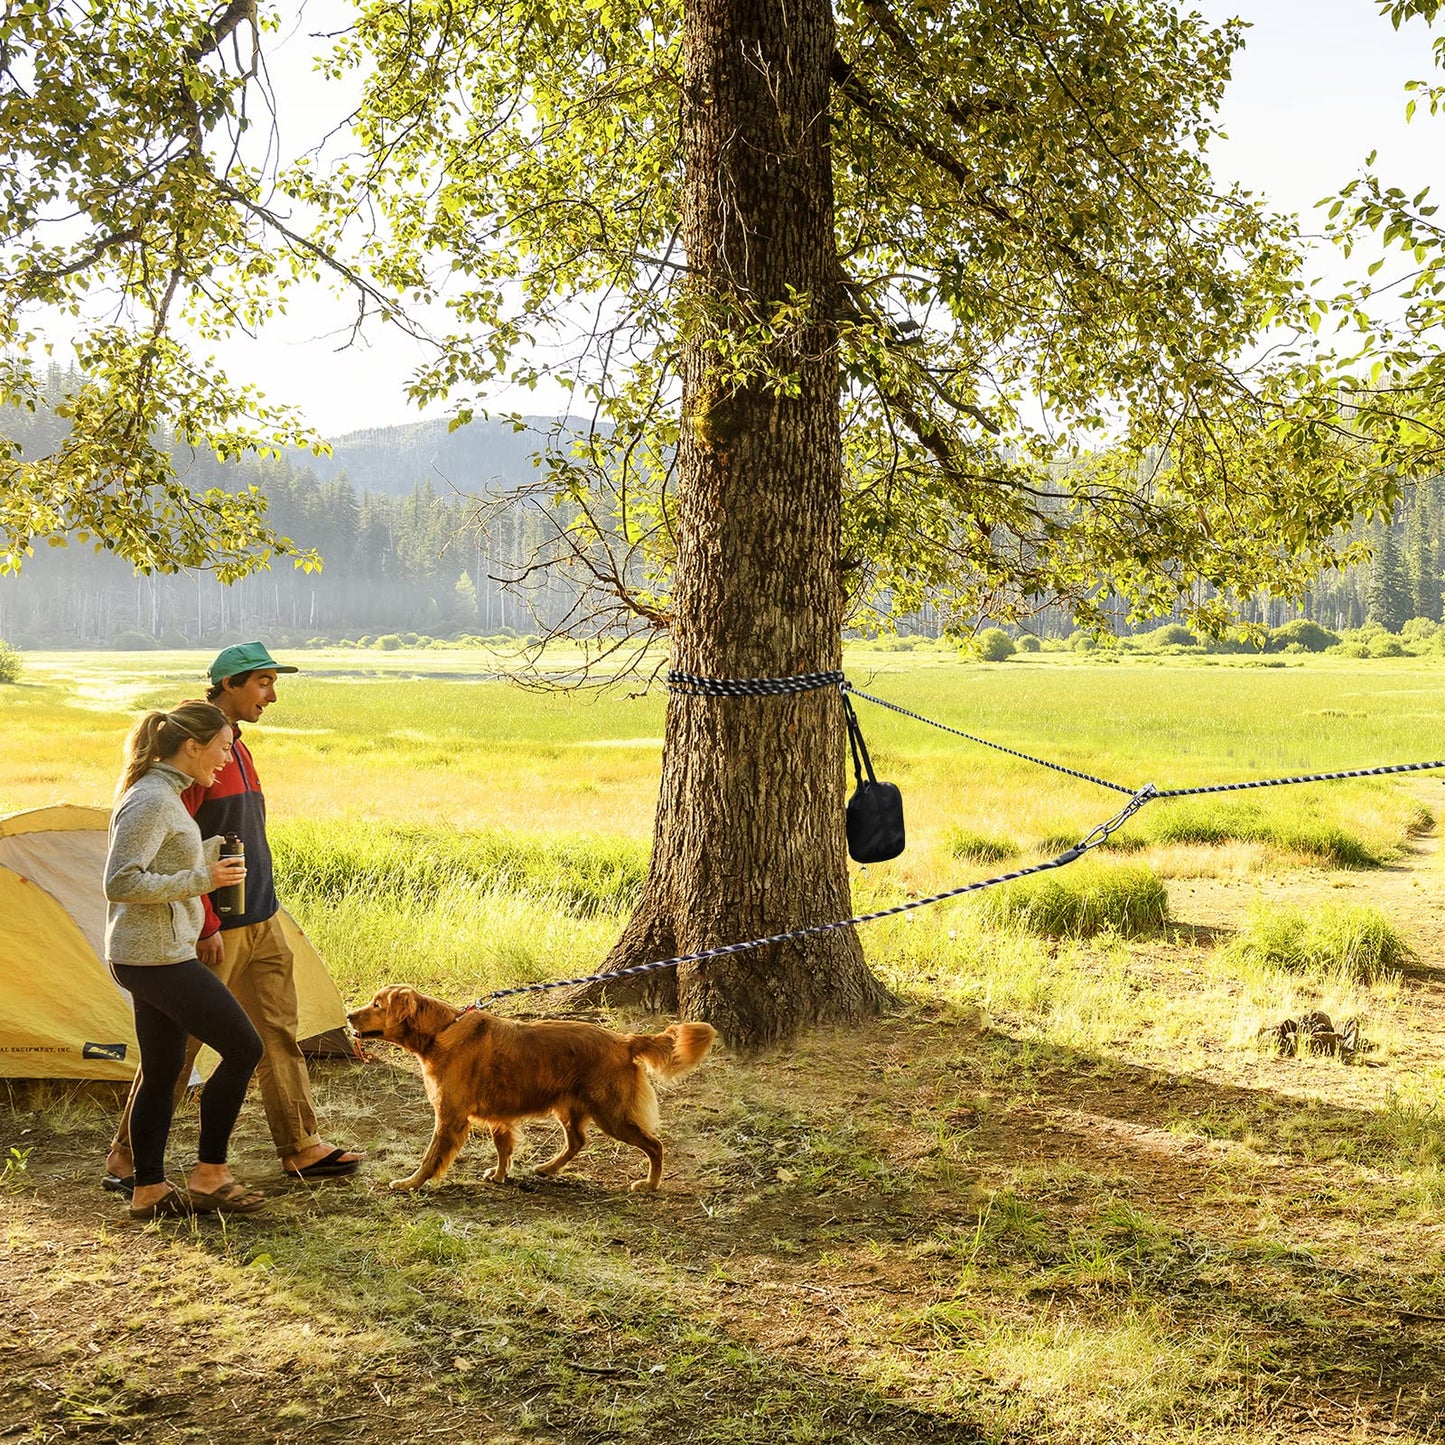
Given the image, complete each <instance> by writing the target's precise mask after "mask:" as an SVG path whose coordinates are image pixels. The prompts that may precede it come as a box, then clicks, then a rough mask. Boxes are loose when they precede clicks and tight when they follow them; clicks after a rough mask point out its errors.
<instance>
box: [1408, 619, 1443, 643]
mask: <svg viewBox="0 0 1445 1445" xmlns="http://www.w3.org/2000/svg"><path fill="white" fill-rule="evenodd" d="M1439 631H1440V624H1439V623H1438V622H1433V621H1431V619H1430V618H1428V617H1412V618H1411V619H1410V620H1409V621H1408V622H1407V623H1405V625H1404V626H1403V627H1401V628H1400V636H1401V637H1402V638H1403V639H1404V640H1405V641H1406V642H1426V641H1429V640H1430V639H1431V638H1433V637H1435V636H1436V635H1437V634H1438V633H1439Z"/></svg>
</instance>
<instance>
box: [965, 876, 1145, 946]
mask: <svg viewBox="0 0 1445 1445" xmlns="http://www.w3.org/2000/svg"><path fill="white" fill-rule="evenodd" d="M983 908H984V918H985V919H986V920H987V921H988V922H990V923H993V924H1002V925H1005V926H1008V927H1013V928H1019V929H1023V930H1024V931H1026V932H1028V933H1041V934H1044V935H1046V936H1048V937H1050V938H1091V937H1093V936H1094V935H1096V934H1099V933H1106V932H1108V933H1117V934H1121V935H1123V936H1125V937H1138V936H1140V935H1143V934H1149V933H1156V932H1158V930H1159V929H1160V928H1162V927H1163V926H1164V924H1165V923H1167V922H1168V921H1169V894H1168V890H1167V889H1166V888H1165V887H1164V884H1163V881H1162V880H1161V879H1160V878H1159V877H1158V875H1157V874H1155V873H1154V872H1153V871H1152V870H1151V869H1149V868H1145V867H1142V866H1141V865H1139V864H1137V863H1130V864H1125V865H1123V866H1119V867H1098V866H1091V865H1089V864H1083V865H1076V866H1075V867H1074V868H1072V869H1069V870H1066V871H1061V872H1058V873H1045V874H1041V875H1038V876H1036V877H1033V878H1025V879H1021V880H1020V881H1019V882H1017V883H1009V884H1005V885H1004V886H1003V887H1001V888H995V889H991V890H990V891H989V892H987V893H986V894H985V895H984V905H983Z"/></svg>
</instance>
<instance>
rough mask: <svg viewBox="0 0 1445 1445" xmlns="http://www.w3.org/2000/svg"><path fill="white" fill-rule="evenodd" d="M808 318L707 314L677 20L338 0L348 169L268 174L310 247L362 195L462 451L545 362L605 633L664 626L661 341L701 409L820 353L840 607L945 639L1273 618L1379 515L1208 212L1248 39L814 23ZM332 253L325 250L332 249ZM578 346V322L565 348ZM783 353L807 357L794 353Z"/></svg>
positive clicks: (1226, 223) (1176, 28) (1141, 0)
mask: <svg viewBox="0 0 1445 1445" xmlns="http://www.w3.org/2000/svg"><path fill="white" fill-rule="evenodd" d="M836 13H837V35H836V41H837V51H836V56H835V58H834V61H833V66H832V80H833V107H832V115H831V127H832V141H833V150H834V164H835V184H836V192H837V217H838V223H837V244H836V252H837V254H836V258H835V260H836V286H835V288H834V290H833V293H832V294H831V295H830V296H827V297H823V296H808V295H798V294H795V293H794V294H788V295H780V296H755V297H748V298H744V300H743V301H742V302H741V303H740V304H734V305H731V306H729V307H720V306H718V305H715V304H713V303H712V302H711V301H709V300H708V299H707V298H705V297H703V296H702V295H700V293H699V290H698V288H697V287H695V286H692V285H690V284H689V275H688V270H687V257H686V256H685V255H684V254H683V250H682V246H681V242H680V239H679V220H680V192H681V182H682V171H683V166H684V164H685V163H686V157H685V156H684V155H683V153H682V149H681V138H680V130H679V115H680V113H681V111H682V110H683V108H684V106H685V104H687V103H688V98H687V97H686V96H684V94H683V93H682V46H683V43H684V36H683V21H682V10H681V7H680V6H679V5H678V4H676V3H664V0H586V3H585V4H578V3H574V0H527V3H518V0H413V3H410V4H408V5H406V6H397V5H394V4H392V3H389V0H372V3H366V4H363V5H362V7H361V10H360V17H359V20H358V23H357V24H356V26H355V28H354V29H353V31H352V33H351V34H350V36H349V37H348V38H347V40H346V41H345V43H344V44H343V46H342V47H341V50H340V52H339V54H338V56H337V59H336V60H335V62H334V66H335V69H336V71H337V72H338V73H339V72H342V71H345V70H348V69H350V70H355V71H356V72H357V73H358V74H361V75H364V77H365V92H364V99H363V101H362V104H361V108H360V112H359V131H358V134H359V136H360V139H361V141H362V147H363V149H362V153H361V154H360V155H359V156H358V157H356V158H354V159H353V160H352V161H351V162H349V163H348V164H346V165H344V166H342V167H340V168H337V169H335V170H332V171H331V172H329V173H326V172H323V171H322V170H321V169H320V168H311V169H309V170H307V171H306V172H305V173H301V174H297V175H294V176H293V177H292V178H291V180H290V184H291V185H292V186H293V187H294V188H295V191H296V194H297V195H298V196H300V197H302V198H304V199H305V200H306V201H307V202H308V203H310V204H313V205H315V206H316V207H318V208H319V211H320V214H322V216H323V217H324V221H323V231H322V234H329V235H330V236H332V237H333V238H334V237H335V236H336V235H337V234H339V233H340V231H341V229H342V228H343V227H344V226H345V225H347V224H350V223H352V222H354V220H355V218H356V217H357V215H358V213H359V212H360V210H361V209H362V203H363V198H364V199H365V202H366V203H367V204H368V205H370V206H373V207H375V208H377V211H378V212H379V214H380V216H381V217H382V224H381V225H380V226H379V227H378V228H377V229H376V230H375V232H374V233H373V234H372V236H371V239H370V241H369V244H368V261H369V264H370V265H371V266H372V267H374V270H375V274H376V276H377V277H378V279H379V282H380V283H381V284H383V285H384V286H386V287H388V288H390V289H394V290H395V291H397V292H398V293H402V292H404V293H406V294H408V295H410V296H411V297H412V298H413V299H415V300H417V301H421V302H426V303H435V304H440V305H443V306H445V307H447V308H449V310H450V314H451V317H452V323H453V324H452V328H451V334H450V335H449V336H447V337H446V338H445V339H444V341H443V344H442V346H441V348H440V351H439V353H438V355H437V359H436V361H435V363H434V364H433V365H431V366H429V367H426V368H424V369H423V370H422V372H421V373H420V374H419V375H418V376H417V377H416V379H415V383H414V386H413V395H414V396H415V398H416V399H417V400H419V401H431V400H434V399H436V398H439V397H449V398H451V399H452V402H453V404H454V406H455V407H456V412H457V417H458V419H459V420H465V419H466V418H467V417H468V416H469V415H471V412H472V409H473V407H474V406H477V405H480V404H481V403H482V402H483V401H484V399H485V397H486V395H487V393H488V391H489V390H490V389H492V388H493V387H494V386H495V385H496V384H497V383H498V382H499V381H501V380H504V379H505V380H509V381H512V382H518V381H520V382H521V383H523V384H527V383H535V381H536V380H537V379H538V377H539V376H540V375H541V374H543V373H544V372H547V371H550V372H553V373H555V374H556V375H558V376H559V377H561V378H562V379H563V380H564V381H566V382H567V383H568V384H570V385H572V386H574V387H575V388H576V389H577V393H578V404H579V409H580V410H581V411H582V413H583V414H584V415H587V416H590V418H591V420H592V422H593V425H592V426H591V428H590V431H589V434H588V435H587V436H586V438H585V439H584V440H583V441H582V442H581V443H578V444H571V445H569V444H568V443H567V442H566V441H564V440H558V441H557V442H556V444H555V445H554V446H553V447H552V449H551V455H550V456H549V457H548V462H549V466H550V473H549V479H548V483H547V485H549V486H551V487H554V488H555V489H556V490H557V491H558V492H559V493H560V494H561V495H562V496H564V497H565V498H567V499H569V501H570V502H571V503H572V504H573V505H574V507H575V511H574V512H573V513H570V514H569V515H573V516H575V518H576V520H575V522H574V523H573V524H572V535H573V546H572V547H571V549H570V554H569V555H570V560H571V561H572V563H573V564H574V565H580V566H582V567H583V568H586V569H590V570H591V572H592V575H593V578H594V580H595V581H596V582H597V583H598V584H599V585H600V586H601V587H602V588H603V589H604V590H606V591H607V592H609V593H610V594H611V596H612V597H613V598H614V599H615V602H616V614H617V616H616V620H617V621H619V622H621V621H623V620H624V619H625V618H626V617H627V616H629V615H631V616H634V617H641V618H643V619H644V620H645V621H646V622H647V623H648V624H649V625H650V624H652V623H656V622H662V623H665V622H666V620H667V616H668V609H669V605H670V599H669V593H668V587H669V581H668V578H669V567H670V563H671V560H672V557H673V556H674V553H675V538H674V536H673V532H672V523H671V510H670V507H669V492H670V489H671V488H672V486H673V485H674V481H675V479H674V476H673V460H672V458H673V446H674V442H675V440H676V437H677V429H678V426H679V425H680V418H679V415H678V397H679V389H680V388H679V382H678V363H679V357H680V353H681V348H682V343H683V341H684V340H685V339H688V338H691V339H693V340H698V339H700V340H701V341H702V343H703V345H704V347H705V348H706V350H707V353H708V355H709V356H710V357H711V359H712V366H713V377H712V386H713V389H714V393H716V392H719V391H720V392H723V393H726V391H727V390H728V389H730V388H731V389H743V388H746V387H750V386H759V385H762V386H769V387H773V388H775V389H778V390H780V391H786V390H787V389H788V388H789V387H790V386H791V385H792V384H793V381H794V378H793V376H792V374H791V372H790V369H789V363H788V358H789V356H790V355H793V354H795V348H794V349H793V350H792V351H790V346H789V342H790V340H794V341H796V340H797V339H798V338H801V337H804V336H805V335H807V334H809V332H808V328H809V327H810V325H811V324H812V322H813V320H814V319H815V318H816V316H817V313H818V311H819V309H820V308H824V307H827V308H829V311H830V314H829V315H828V317H827V320H828V321H829V322H830V323H831V325H832V327H833V328H835V330H836V336H837V348H838V359H839V362H840V365H841V374H842V377H843V394H842V398H841V400H842V402H843V406H844V413H843V418H844V441H845V462H846V478H845V479H844V481H845V485H846V489H847V510H846V547H845V556H844V558H843V559H842V560H843V564H844V566H845V568H846V569H847V576H848V577H849V579H850V584H851V587H852V591H853V596H854V606H855V615H858V614H861V615H863V616H865V617H866V616H867V615H868V614H869V613H870V612H871V613H873V614H875V615H881V614H883V613H885V612H888V611H890V610H891V611H895V612H896V611H906V610H908V609H910V608H912V607H915V606H917V605H918V604H919V603H920V602H922V601H924V600H930V599H931V600H934V601H937V602H940V603H941V604H942V606H943V608H944V609H945V612H946V614H947V615H949V616H951V617H952V618H954V619H969V618H971V617H973V616H976V615H977V614H978V613H979V612H980V611H985V610H986V611H988V612H989V613H991V615H993V616H996V617H997V616H1000V615H1005V614H1006V613H1008V612H1009V611H1010V610H1012V611H1015V612H1021V611H1026V610H1027V609H1028V608H1030V607H1033V606H1036V605H1038V604H1039V602H1040V601H1043V600H1048V599H1051V598H1063V599H1067V600H1069V601H1071V602H1072V603H1073V605H1074V606H1075V608H1076V610H1077V611H1078V612H1079V614H1080V615H1081V616H1083V617H1085V618H1089V617H1092V616H1096V615H1097V612H1098V609H1099V607H1100V606H1101V602H1100V593H1101V589H1103V588H1104V587H1106V586H1107V587H1112V588H1114V589H1116V590H1117V591H1118V592H1119V593H1121V594H1122V595H1123V596H1124V597H1125V598H1126V599H1127V601H1128V604H1129V605H1130V607H1131V608H1132V609H1133V610H1134V611H1135V612H1136V613H1137V614H1140V615H1146V614H1150V613H1157V612H1159V611H1161V610H1165V609H1167V608H1169V607H1170V606H1173V605H1176V604H1183V605H1184V606H1185V607H1186V609H1187V610H1189V611H1190V612H1191V613H1192V614H1193V616H1194V617H1195V618H1196V619H1197V620H1198V621H1199V622H1200V623H1201V624H1202V625H1204V626H1206V627H1210V628H1217V627H1219V626H1221V625H1223V623H1224V621H1225V620H1226V618H1227V616H1228V600H1229V596H1230V594H1236V595H1240V594H1248V593H1252V592H1254V591H1256V590H1258V589H1261V588H1263V589H1268V590H1270V591H1274V592H1285V591H1298V590H1300V589H1302V588H1303V587H1304V586H1306V585H1307V584H1308V582H1309V580H1310V579H1311V577H1313V575H1314V574H1315V573H1316V571H1317V570H1318V569H1319V567H1320V566H1321V565H1329V564H1332V563H1334V562H1335V561H1336V560H1338V556H1339V553H1338V551H1337V543H1338V539H1339V534H1340V529H1341V528H1343V527H1345V526H1346V525H1347V524H1348V522H1349V521H1350V520H1351V519H1352V518H1353V517H1354V516H1356V515H1358V514H1361V513H1363V514H1366V515H1374V514H1379V513H1381V512H1383V511H1384V510H1387V509H1388V508H1389V507H1390V506H1391V505H1392V503H1393V500H1394V496H1395V493H1396V489H1397V487H1398V485H1399V477H1398V474H1397V472H1396V471H1392V470H1391V469H1390V468H1388V467H1386V466H1383V465H1378V464H1377V463H1376V462H1375V460H1374V459H1373V458H1372V456H1371V455H1370V454H1369V453H1368V451H1367V449H1366V448H1365V446H1364V445H1363V443H1362V438H1361V437H1360V436H1359V435H1358V433H1357V431H1356V429H1354V428H1353V427H1352V426H1351V425H1350V421H1349V416H1348V415H1347V414H1345V413H1342V411H1341V409H1340V407H1339V405H1338V395H1337V390H1336V388H1334V387H1333V385H1328V384H1326V377H1325V371H1324V369H1323V366H1322V364H1321V363H1319V362H1317V361H1297V360H1292V363H1291V365H1286V364H1284V363H1282V362H1281V361H1279V360H1278V359H1276V360H1273V361H1271V360H1270V358H1269V353H1268V352H1267V351H1264V350H1263V348H1262V338H1263V337H1265V335H1266V334H1267V333H1269V334H1272V336H1273V337H1274V338H1275V339H1276V340H1278V339H1279V338H1285V339H1289V338H1292V337H1293V336H1295V335H1296V334H1300V335H1306V336H1308V334H1309V327H1310V325H1311V322H1312V321H1315V320H1317V313H1316V312H1315V311H1314V310H1313V309H1312V307H1311V304H1310V302H1309V299H1308V298H1307V297H1306V296H1305V294H1304V293H1303V291H1302V290H1301V288H1300V285H1299V282H1298V278H1297V271H1296V266H1297V258H1298V238H1297V234H1296V230H1295V226H1294V224H1293V222H1291V221H1289V220H1285V219H1281V218H1279V217H1276V216H1273V215H1271V214H1270V213H1269V212H1268V210H1267V209H1266V208H1265V207H1264V206H1263V204H1262V203H1261V202H1260V201H1259V200H1258V199H1257V198H1255V197H1252V196H1250V195H1247V194H1245V193H1243V192H1240V191H1238V190H1234V191H1230V192H1228V193H1224V194H1221V193H1219V192H1218V190H1217V188H1216V186H1215V185H1214V183H1213V181H1212V179H1211V177H1210V174H1209V171H1208V167H1207V163H1206V158H1205V149H1206V147H1207V145H1208V143H1209V141H1210V140H1211V138H1212V137H1213V136H1214V135H1215V134H1216V133H1217V129H1216V124H1215V121H1214V119H1213V116H1214V111H1215V108H1216V106H1217V104H1218V101H1219V98H1220V95H1221V93H1222V89H1223V86H1224V84H1225V82H1226V80H1227V78H1228V73H1229V66H1230V60H1231V57H1232V55H1233V53H1234V51H1235V50H1236V49H1237V47H1238V45H1239V43H1240V38H1241V31H1240V27H1239V26H1238V25H1237V24H1236V23H1233V22H1231V23H1230V24H1228V25H1225V26H1223V27H1222V28H1219V29H1212V28H1210V27H1208V26H1207V25H1206V24H1205V23H1204V22H1203V21H1201V20H1200V19H1199V18H1198V17H1197V16H1192V15H1180V14H1179V13H1178V12H1177V10H1176V8H1175V6H1174V5H1173V4H1172V3H1168V0H1055V3H1050V4H1047V5H1045V4H1042V3H1036V0H906V3H905V0H897V3H891V0H840V3H839V4H838V5H837V10H836ZM334 243H335V242H334V239H333V240H331V241H328V244H334ZM579 316H581V317H584V318H585V321H584V323H583V324H582V325H580V326H579V325H578V320H577V318H578V317H579ZM800 344H801V343H800Z"/></svg>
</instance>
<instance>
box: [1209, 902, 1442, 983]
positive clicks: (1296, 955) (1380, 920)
mask: <svg viewBox="0 0 1445 1445" xmlns="http://www.w3.org/2000/svg"><path fill="white" fill-rule="evenodd" d="M1225 956H1226V957H1229V958H1232V959H1235V960H1238V961H1240V962H1244V963H1250V964H1256V965H1264V966H1265V967H1268V968H1278V969H1282V970H1283V971H1284V972H1286V973H1312V974H1338V975H1343V976H1345V977H1346V978H1350V979H1355V980H1358V981H1359V982H1362V983H1369V982H1370V981H1371V980H1373V979H1377V978H1380V977H1382V976H1384V975H1386V974H1391V973H1398V972H1399V971H1400V969H1401V968H1403V967H1404V966H1405V965H1407V964H1409V963H1412V962H1413V961H1414V959H1415V953H1414V950H1413V949H1411V948H1410V946H1409V945H1408V944H1407V943H1405V941H1404V940H1403V939H1402V938H1401V937H1400V935H1399V934H1398V933H1397V932H1396V931H1395V929H1394V926H1393V925H1392V924H1391V923H1390V921H1389V920H1388V919H1387V918H1386V917H1385V915H1384V914H1383V913H1381V912H1380V911H1379V910H1378V909H1375V908H1368V907H1366V906H1364V905H1363V904H1359V903H1325V904H1323V905H1321V906H1318V907H1315V908H1309V909H1305V908H1281V907H1278V906H1275V905H1270V906H1263V905H1260V906H1257V907H1256V908H1255V910H1254V912H1253V914H1252V915H1251V916H1250V919H1249V922H1248V923H1247V924H1246V926H1245V928H1244V930H1243V931H1242V932H1240V933H1239V934H1238V935H1236V936H1235V937H1234V938H1233V939H1231V940H1230V942H1229V943H1228V944H1227V945H1226V947H1225Z"/></svg>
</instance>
